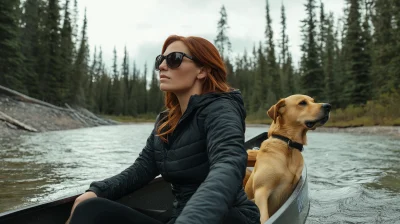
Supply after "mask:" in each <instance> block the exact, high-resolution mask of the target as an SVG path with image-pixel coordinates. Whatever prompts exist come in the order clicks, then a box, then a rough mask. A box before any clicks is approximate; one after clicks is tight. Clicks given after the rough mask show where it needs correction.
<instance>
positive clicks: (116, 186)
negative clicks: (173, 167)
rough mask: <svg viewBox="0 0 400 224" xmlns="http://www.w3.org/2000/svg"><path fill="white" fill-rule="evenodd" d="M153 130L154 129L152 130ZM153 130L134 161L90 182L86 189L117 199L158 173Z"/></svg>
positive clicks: (147, 181)
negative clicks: (119, 169)
mask: <svg viewBox="0 0 400 224" xmlns="http://www.w3.org/2000/svg"><path fill="white" fill-rule="evenodd" d="M153 132H154V130H153ZM153 132H152V134H151V135H150V137H149V138H148V139H147V142H146V146H145V147H144V148H143V150H142V151H141V152H140V154H139V156H138V157H137V158H136V160H135V162H134V163H133V164H132V165H131V166H130V167H128V168H127V169H125V170H124V171H122V172H121V173H119V174H117V175H115V176H113V177H110V178H107V179H105V180H102V181H96V182H92V183H91V184H90V187H89V189H88V190H87V191H93V192H94V193H95V194H96V195H97V196H98V197H103V198H108V199H112V200H113V199H118V198H120V197H122V196H124V195H126V194H128V193H130V192H132V191H134V190H136V189H139V188H140V187H142V186H144V185H146V184H147V183H149V182H150V181H151V180H153V179H154V178H155V177H156V176H157V175H158V174H159V171H158V168H157V166H156V163H155V160H154V149H153V139H154V136H153Z"/></svg>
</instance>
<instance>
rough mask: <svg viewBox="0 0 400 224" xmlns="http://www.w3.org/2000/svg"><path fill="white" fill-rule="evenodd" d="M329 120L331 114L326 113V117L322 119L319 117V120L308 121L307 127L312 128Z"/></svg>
mask: <svg viewBox="0 0 400 224" xmlns="http://www.w3.org/2000/svg"><path fill="white" fill-rule="evenodd" d="M328 120H329V114H328V115H325V116H324V117H322V118H321V119H318V120H314V121H306V122H305V125H306V126H307V128H309V129H312V128H314V127H315V128H316V127H317V126H322V125H324V124H325V123H326V122H327V121H328Z"/></svg>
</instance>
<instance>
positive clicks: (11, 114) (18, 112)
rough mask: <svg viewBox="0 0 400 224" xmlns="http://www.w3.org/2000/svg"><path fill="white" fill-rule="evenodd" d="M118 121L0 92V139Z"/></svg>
mask: <svg viewBox="0 0 400 224" xmlns="http://www.w3.org/2000/svg"><path fill="white" fill-rule="evenodd" d="M118 123H119V122H116V121H112V120H109V119H105V118H100V117H98V116H96V115H94V114H92V113H91V112H89V111H87V110H85V109H84V108H74V109H73V108H71V107H69V108H68V107H66V108H62V107H57V106H54V105H41V104H37V103H32V102H26V101H24V100H22V99H21V98H17V97H13V96H7V95H5V94H0V138H10V137H16V136H19V135H21V134H26V133H30V132H33V133H34V132H47V131H58V130H67V129H76V128H87V127H95V126H100V125H112V124H118Z"/></svg>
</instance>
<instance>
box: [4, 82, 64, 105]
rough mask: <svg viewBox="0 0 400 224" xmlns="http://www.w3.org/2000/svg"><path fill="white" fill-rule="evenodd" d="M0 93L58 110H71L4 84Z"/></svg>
mask: <svg viewBox="0 0 400 224" xmlns="http://www.w3.org/2000/svg"><path fill="white" fill-rule="evenodd" d="M0 93H4V94H6V95H9V96H13V97H15V99H17V100H19V101H23V102H27V103H35V104H39V105H42V106H45V107H50V108H53V109H57V110H62V111H69V110H68V109H66V108H62V107H58V106H55V105H53V104H50V103H46V102H44V101H41V100H38V99H35V98H32V97H29V96H27V95H25V94H22V93H20V92H17V91H15V90H12V89H9V88H7V87H5V86H2V85H0Z"/></svg>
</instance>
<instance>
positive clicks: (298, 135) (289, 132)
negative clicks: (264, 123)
mask: <svg viewBox="0 0 400 224" xmlns="http://www.w3.org/2000/svg"><path fill="white" fill-rule="evenodd" d="M307 131H308V130H307V129H304V128H300V127H299V128H293V127H291V128H288V127H285V126H284V125H280V124H279V121H278V120H277V122H276V123H275V122H272V124H271V126H270V128H269V130H268V137H271V136H272V135H281V136H284V137H286V138H289V139H290V140H292V141H293V142H297V143H300V144H302V145H307Z"/></svg>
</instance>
